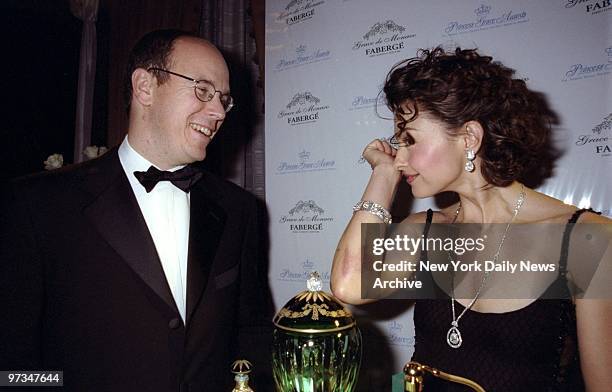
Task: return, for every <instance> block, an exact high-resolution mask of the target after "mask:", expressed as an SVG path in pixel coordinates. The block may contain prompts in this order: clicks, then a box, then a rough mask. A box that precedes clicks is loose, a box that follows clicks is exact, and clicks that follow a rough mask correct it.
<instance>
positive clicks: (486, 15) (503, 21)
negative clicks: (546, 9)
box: [444, 4, 529, 36]
mask: <svg viewBox="0 0 612 392" xmlns="http://www.w3.org/2000/svg"><path fill="white" fill-rule="evenodd" d="M474 16H475V19H472V20H464V21H451V22H448V24H447V25H446V27H445V28H444V32H445V33H446V34H447V35H448V36H453V35H457V34H465V33H473V32H476V31H482V30H488V29H494V28H499V27H505V26H510V25H514V24H518V23H525V22H528V21H529V18H528V17H527V11H524V10H518V11H517V10H508V11H502V12H493V7H491V6H490V5H486V4H481V5H480V7H478V8H476V9H475V10H474Z"/></svg>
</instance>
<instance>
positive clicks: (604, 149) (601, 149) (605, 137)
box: [575, 113, 612, 157]
mask: <svg viewBox="0 0 612 392" xmlns="http://www.w3.org/2000/svg"><path fill="white" fill-rule="evenodd" d="M611 129H612V113H610V114H608V115H607V116H606V117H604V119H603V120H602V121H601V122H600V123H599V124H597V125H595V126H594V127H593V129H591V133H590V134H584V135H579V136H578V139H577V140H576V142H575V144H576V145H577V146H579V147H582V148H588V149H589V150H590V151H591V153H592V154H594V155H595V156H599V157H610V156H612V135H611V134H612V132H610V130H611Z"/></svg>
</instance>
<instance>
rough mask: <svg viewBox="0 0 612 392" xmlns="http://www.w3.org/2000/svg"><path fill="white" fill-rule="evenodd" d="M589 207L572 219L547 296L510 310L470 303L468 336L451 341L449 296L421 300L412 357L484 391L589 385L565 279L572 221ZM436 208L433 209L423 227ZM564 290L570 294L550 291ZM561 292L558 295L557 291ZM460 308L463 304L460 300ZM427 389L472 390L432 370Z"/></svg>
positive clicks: (573, 388) (459, 309) (465, 330)
mask: <svg viewBox="0 0 612 392" xmlns="http://www.w3.org/2000/svg"><path fill="white" fill-rule="evenodd" d="M585 211H587V210H578V211H576V213H574V214H573V216H572V217H571V218H570V219H569V221H568V225H567V226H566V229H565V233H564V238H563V245H562V250H561V257H560V260H559V275H558V277H557V279H556V280H555V281H554V282H553V283H552V284H551V285H550V286H549V288H548V289H547V290H546V292H545V293H544V294H543V295H542V297H541V298H539V299H537V300H535V301H534V302H532V303H531V304H529V305H527V306H526V307H524V308H521V309H518V310H515V311H511V312H507V313H480V312H476V311H471V310H468V311H467V312H466V313H465V316H464V317H463V318H462V319H461V334H462V337H463V344H462V345H461V347H459V348H456V349H455V348H451V347H450V346H449V345H448V344H447V342H446V334H447V331H448V329H449V327H450V323H451V321H452V320H451V319H452V316H451V306H450V297H448V296H447V295H446V294H444V295H445V296H446V297H447V298H448V299H446V300H443V299H429V300H417V301H416V305H415V309H414V324H415V331H416V336H415V352H414V354H413V357H412V360H413V361H417V362H419V363H422V364H426V365H428V366H431V367H434V368H437V369H439V370H441V371H444V372H447V373H451V374H456V375H459V376H462V377H467V378H470V379H472V380H474V381H476V382H478V383H479V384H480V385H481V386H482V387H483V388H484V389H485V390H486V391H493V392H504V391H508V392H510V391H512V392H522V391H538V392H540V391H542V392H544V391H583V390H584V385H583V381H582V375H581V372H580V361H579V357H578V349H577V338H576V312H575V307H574V304H573V302H572V300H571V299H569V298H571V296H570V295H569V289H568V285H567V280H566V273H567V270H566V267H567V248H568V243H569V235H570V232H571V228H572V227H573V225H572V223H576V221H577V220H578V217H579V216H580V215H581V214H582V213H583V212H585ZM432 216H433V212H432V211H431V210H429V211H427V221H426V225H425V235H427V232H428V231H429V227H430V225H431V221H432ZM559 290H565V291H566V293H567V295H566V296H564V298H568V299H545V298H551V297H553V296H552V295H550V293H551V292H553V291H554V292H555V293H558V292H559ZM556 298H560V297H558V296H557V297H556ZM455 306H456V312H457V314H461V312H462V311H463V310H464V309H465V308H464V307H463V306H462V305H461V304H459V303H457V302H455ZM425 388H426V389H425V390H426V391H471V389H469V388H467V387H465V386H463V385H460V384H456V383H452V382H448V381H444V380H439V379H437V378H435V377H430V378H428V379H427V380H426V383H425Z"/></svg>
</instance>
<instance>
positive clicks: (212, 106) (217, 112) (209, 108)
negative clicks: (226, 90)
mask: <svg viewBox="0 0 612 392" xmlns="http://www.w3.org/2000/svg"><path fill="white" fill-rule="evenodd" d="M204 107H205V109H206V112H207V114H208V115H210V116H211V117H213V118H214V119H215V120H217V121H222V120H224V119H225V107H223V104H222V103H221V93H220V92H218V91H216V92H215V95H214V96H213V98H212V99H211V100H210V101H208V102H206V105H205V106H204Z"/></svg>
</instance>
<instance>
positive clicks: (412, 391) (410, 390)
mask: <svg viewBox="0 0 612 392" xmlns="http://www.w3.org/2000/svg"><path fill="white" fill-rule="evenodd" d="M425 373H429V374H431V375H433V376H435V377H438V378H441V379H443V380H446V381H451V382H456V383H458V384H463V385H466V386H468V387H470V388H472V389H473V390H475V391H477V392H486V391H485V390H484V388H483V387H481V386H480V385H479V384H478V383H477V382H475V381H472V380H470V379H469V378H465V377H459V376H456V375H454V374H449V373H444V372H442V371H440V370H438V369H434V368H432V367H429V366H427V365H422V364H420V363H418V362H413V361H410V362H408V363H407V364H406V366H404V390H405V391H406V392H423V390H424V383H423V375H424V374H425Z"/></svg>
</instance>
